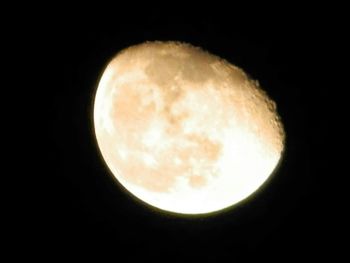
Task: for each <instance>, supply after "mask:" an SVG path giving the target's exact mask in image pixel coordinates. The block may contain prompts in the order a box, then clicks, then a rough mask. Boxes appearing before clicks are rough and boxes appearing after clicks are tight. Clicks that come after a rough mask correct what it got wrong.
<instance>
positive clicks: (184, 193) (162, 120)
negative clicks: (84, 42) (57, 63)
mask: <svg viewBox="0 0 350 263" xmlns="http://www.w3.org/2000/svg"><path fill="white" fill-rule="evenodd" d="M94 124H95V133H96V137H97V142H98V145H99V147H100V150H101V153H102V156H103V158H104V160H105V161H106V163H107V165H108V167H109V168H110V170H111V171H112V173H113V175H114V176H115V177H116V178H117V180H118V181H119V182H120V183H121V184H122V185H123V186H124V187H125V188H126V189H127V190H128V191H130V192H131V193H132V194H133V195H135V196H136V197H138V198H139V199H141V200H143V201H144V202H146V203H148V204H150V205H152V206H155V207H157V208H160V209H163V210H167V211H172V212H177V213H184V214H201V213H209V212H213V211H217V210H221V209H224V208H226V207H229V206H231V205H233V204H236V203H237V202H239V201H241V200H243V199H244V198H246V197H248V196H249V195H251V194H252V193H253V192H255V191H256V190H257V189H258V188H259V187H260V186H261V185H262V184H263V183H264V182H265V181H266V179H267V178H268V177H269V176H270V174H271V173H272V172H273V170H274V169H275V167H276V165H277V164H278V162H279V160H280V158H281V154H282V151H283V148H284V137H285V135H284V131H283V127H282V124H281V122H280V119H279V117H278V115H277V112H276V106H275V103H274V102H273V101H272V100H270V99H269V98H268V97H267V95H266V93H265V92H264V91H262V90H261V88H260V87H259V85H258V83H257V82H256V81H253V80H251V79H249V77H248V76H247V75H246V74H245V73H244V72H243V71H242V70H241V69H239V68H237V67H236V66H233V65H231V64H230V63H228V62H227V61H226V60H223V59H221V58H219V57H217V56H214V55H212V54H209V53H207V52H205V51H203V50H202V49H200V48H196V47H193V46H191V45H188V44H182V43H177V42H147V43H144V44H140V45H136V46H132V47H130V48H127V49H125V50H123V51H122V52H120V53H119V54H117V56H116V57H114V59H113V60H112V61H111V62H110V63H109V64H108V66H107V68H106V69H105V71H104V73H103V75H102V78H101V80H100V83H99V85H98V88H97V92H96V97H95V105H94Z"/></svg>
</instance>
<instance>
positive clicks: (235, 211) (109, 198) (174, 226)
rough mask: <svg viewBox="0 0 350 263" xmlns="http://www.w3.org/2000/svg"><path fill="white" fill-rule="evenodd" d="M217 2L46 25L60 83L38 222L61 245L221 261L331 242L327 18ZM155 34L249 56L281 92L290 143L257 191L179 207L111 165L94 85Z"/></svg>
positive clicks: (49, 246) (52, 244) (59, 249)
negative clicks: (187, 210)
mask: <svg viewBox="0 0 350 263" xmlns="http://www.w3.org/2000/svg"><path fill="white" fill-rule="evenodd" d="M207 12H210V11H207ZM213 12H214V13H215V15H214V16H213V15H212V16H207V15H203V14H196V13H190V14H186V15H185V14H166V15H164V14H162V12H161V11H160V10H154V11H153V12H151V13H149V15H147V16H142V18H141V17H140V18H139V19H136V18H135V17H130V16H129V14H120V12H119V13H118V15H115V18H114V17H112V18H111V17H109V18H108V19H107V18H106V20H103V19H101V18H99V22H100V23H95V21H94V19H90V22H86V21H85V20H80V19H79V18H77V19H71V20H69V21H68V22H67V21H66V20H65V17H64V15H62V17H60V18H59V19H58V20H57V23H55V25H51V26H50V27H49V28H48V29H47V31H46V30H42V31H41V33H40V34H41V36H40V37H41V39H42V41H40V45H39V50H41V52H43V53H45V54H44V57H45V56H46V55H47V58H45V61H46V63H45V67H46V71H47V77H48V78H49V79H51V82H50V83H52V86H50V87H47V89H46V91H45V96H47V97H48V98H50V100H49V101H48V104H49V105H47V107H48V108H47V110H45V111H46V112H45V114H46V115H47V116H48V118H47V121H48V132H47V134H48V140H47V142H48V146H49V147H48V148H49V149H48V153H47V155H46V156H45V157H43V160H44V161H43V165H42V167H43V168H44V172H45V174H46V176H47V178H46V180H44V181H43V182H42V185H41V186H42V188H44V191H46V197H45V198H44V199H45V200H42V201H44V204H43V206H42V207H41V211H40V215H41V216H40V217H38V219H37V223H38V228H37V229H36V230H35V231H36V233H37V234H38V235H39V234H40V239H41V241H42V242H40V244H41V245H42V246H43V247H42V249H43V250H45V251H48V252H49V254H50V255H51V256H54V257H55V256H58V255H66V254H67V255H68V253H71V252H74V253H77V254H78V255H88V256H89V255H92V254H98V255H100V256H102V255H110V256H112V257H113V260H116V261H118V260H119V261H122V262H124V261H128V260H136V259H137V260H142V262H143V261H144V260H145V259H152V260H154V261H157V260H161V261H165V262H167V261H174V262H183V261H185V260H186V259H190V260H192V261H193V260H194V261H195V262H199V261H209V262H221V261H224V260H226V261H233V260H236V259H238V258H241V257H244V258H250V257H257V258H260V257H267V258H270V259H272V258H275V259H278V260H285V259H294V260H299V259H302V258H303V259H304V258H305V257H306V256H307V257H310V258H315V257H318V256H320V255H323V254H324V253H326V252H327V250H329V246H328V244H329V242H330V240H329V239H328V234H329V232H330V230H329V226H328V225H327V222H328V221H327V220H328V218H329V215H328V216H327V215H325V214H324V213H323V209H324V206H325V204H327V201H326V198H325V196H324V194H323V193H322V191H321V183H322V181H323V180H324V175H325V174H326V170H327V160H326V158H325V157H324V156H323V154H322V152H320V151H319V149H320V147H318V145H319V144H320V142H323V141H325V140H326V137H327V132H328V131H327V128H328V115H327V113H326V111H325V110H324V109H323V108H322V107H321V105H322V101H324V100H326V97H327V89H326V88H324V87H322V86H319V85H315V84H314V82H313V79H314V77H315V71H316V70H315V64H317V63H316V61H315V58H317V57H318V53H319V49H318V48H317V45H316V43H317V42H318V41H319V34H318V33H319V31H320V30H324V27H323V26H321V25H320V24H319V23H318V22H315V21H314V20H313V19H312V18H310V19H308V18H306V17H307V16H305V17H304V16H303V14H298V15H296V14H293V15H292V16H288V17H287V18H285V17H284V13H281V14H280V15H279V16H277V17H273V18H271V19H270V21H269V22H267V21H266V20H267V19H266V18H264V17H262V18H257V19H255V20H252V18H250V19H246V20H242V19H236V20H235V19H232V17H233V16H234V15H232V14H221V13H217V12H216V11H213ZM252 16H253V15H252ZM73 17H74V15H73ZM296 17H297V18H298V19H296ZM301 18H302V20H301ZM146 40H177V41H184V42H189V43H191V44H193V45H197V46H200V47H203V48H204V49H206V50H208V51H209V52H211V53H214V54H216V55H219V56H221V57H223V58H225V59H227V60H228V61H230V62H231V63H233V64H236V65H238V66H239V67H242V68H243V69H244V70H245V71H246V72H247V73H249V74H250V75H251V76H252V77H253V78H254V79H257V80H259V82H260V84H261V86H262V87H263V88H264V89H265V90H266V91H267V93H268V94H269V95H270V96H271V97H272V98H273V99H274V100H275V101H276V103H277V107H278V112H279V114H280V116H281V118H282V121H283V123H284V126H285V131H286V136H287V137H286V150H285V154H284V158H283V161H282V163H281V166H280V169H279V170H278V172H277V173H276V175H275V176H273V177H272V178H271V179H270V180H269V182H268V183H267V184H266V185H265V186H264V187H263V188H262V190H261V191H259V192H258V193H257V194H256V195H255V197H254V198H252V199H249V201H247V202H242V203H240V204H238V205H237V206H235V207H234V208H232V209H228V210H226V211H224V212H222V213H217V214H214V215H211V216H205V217H184V216H176V215H171V214H167V213H163V212H159V211H155V210H153V209H150V208H149V207H148V206H145V205H144V204H142V203H140V202H137V201H135V199H134V198H133V197H131V196H130V195H129V194H127V193H126V192H125V191H124V190H122V188H121V187H120V186H119V184H118V183H117V182H116V181H115V180H114V179H113V177H112V176H111V175H110V173H109V171H108V169H107V167H106V166H105V164H104V162H103V160H102V159H101V157H100V154H99V150H98V148H97V145H96V140H95V137H94V131H93V122H92V109H93V108H92V105H93V98H94V97H93V96H94V92H95V89H96V87H97V84H98V81H99V78H100V76H101V73H102V71H103V69H104V67H105V65H106V63H107V62H108V61H109V60H110V59H111V57H112V56H113V55H115V53H116V52H118V51H120V50H121V49H123V48H125V47H127V46H130V45H132V44H137V43H141V42H144V41H146ZM35 231H34V232H35ZM124 257H125V259H124ZM122 258H123V259H122Z"/></svg>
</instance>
